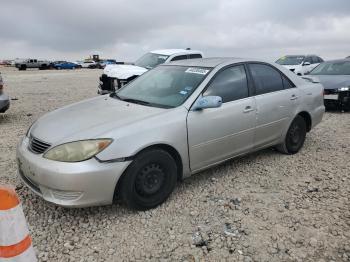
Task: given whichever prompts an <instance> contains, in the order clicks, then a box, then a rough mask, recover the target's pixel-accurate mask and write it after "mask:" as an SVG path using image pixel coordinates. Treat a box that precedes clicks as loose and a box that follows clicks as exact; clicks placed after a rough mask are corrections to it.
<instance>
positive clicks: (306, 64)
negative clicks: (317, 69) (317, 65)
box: [303, 62, 311, 66]
mask: <svg viewBox="0 0 350 262" xmlns="http://www.w3.org/2000/svg"><path fill="white" fill-rule="evenodd" d="M309 65H311V64H310V62H304V64H303V66H309Z"/></svg>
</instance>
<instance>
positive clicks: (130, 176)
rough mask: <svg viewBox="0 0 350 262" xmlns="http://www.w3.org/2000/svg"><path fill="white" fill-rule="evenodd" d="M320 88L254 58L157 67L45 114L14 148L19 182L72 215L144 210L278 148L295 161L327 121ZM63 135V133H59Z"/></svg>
mask: <svg viewBox="0 0 350 262" xmlns="http://www.w3.org/2000/svg"><path fill="white" fill-rule="evenodd" d="M322 93H323V87H322V85H321V84H319V83H317V84H314V83H310V82H307V81H305V80H303V79H302V78H300V77H298V76H296V75H295V74H293V73H292V72H290V71H289V70H287V69H285V68H283V67H281V66H278V65H273V64H270V63H266V62H263V61H256V60H246V59H233V58H211V59H210V58H208V59H193V60H179V61H176V62H173V63H170V64H166V65H159V66H157V67H155V68H154V69H152V70H150V71H149V72H147V73H145V74H143V75H142V76H140V77H138V78H136V79H135V80H134V81H132V82H131V83H129V84H128V85H126V86H124V87H123V88H121V89H120V90H118V91H117V92H115V93H112V94H111V95H110V96H98V97H96V98H92V99H88V100H85V101H82V102H79V103H75V104H72V105H70V106H66V107H64V108H61V109H58V110H56V111H54V112H51V113H48V114H46V115H44V116H42V117H41V118H39V119H38V120H37V122H35V123H34V124H33V125H32V126H31V127H30V129H29V130H28V132H27V134H26V136H25V137H24V138H23V140H22V141H21V142H20V143H19V145H18V149H17V159H18V161H17V162H18V170H19V172H18V173H19V176H20V178H21V179H22V181H23V182H24V183H25V184H26V185H27V186H28V187H29V188H30V189H31V190H33V191H34V192H35V193H36V194H38V195H40V196H42V197H43V198H44V199H45V200H47V201H50V202H53V203H56V204H59V205H63V206H68V207H78V206H92V205H103V204H111V203H112V202H113V201H114V200H116V199H118V198H121V199H122V200H123V201H124V202H125V203H126V204H127V205H128V206H129V207H131V208H134V209H139V210H145V209H150V208H153V207H156V206H157V205H159V204H161V203H162V202H164V201H165V200H166V199H167V197H168V196H169V195H170V193H171V192H172V191H173V189H174V187H175V185H176V183H177V181H178V180H181V179H183V178H185V177H188V176H190V175H192V174H195V173H197V172H199V171H201V170H204V169H207V168H209V167H211V166H214V165H217V164H219V163H222V162H223V161H225V160H228V159H231V158H234V157H237V156H241V155H243V154H248V153H250V152H253V151H256V150H259V149H263V148H268V147H272V146H275V147H276V148H277V149H278V150H279V151H280V152H282V153H285V154H295V153H297V152H298V151H299V150H300V149H301V148H302V146H303V144H304V141H305V138H306V133H307V132H309V131H310V130H311V129H312V128H313V127H314V126H316V125H317V124H318V123H319V122H320V121H321V120H322V116H323V113H324V105H323V96H322ZM57 130H59V132H56V131H57Z"/></svg>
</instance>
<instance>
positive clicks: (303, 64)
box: [276, 55, 323, 76]
mask: <svg viewBox="0 0 350 262" xmlns="http://www.w3.org/2000/svg"><path fill="white" fill-rule="evenodd" d="M322 62H323V59H322V58H321V57H319V56H316V55H287V56H283V57H281V58H280V59H278V60H277V61H276V63H277V64H280V65H282V66H284V67H286V68H287V69H289V70H290V71H292V72H294V73H295V74H297V75H299V76H302V75H306V74H308V73H309V72H311V70H312V69H314V68H315V67H316V66H318V65H319V64H320V63H322Z"/></svg>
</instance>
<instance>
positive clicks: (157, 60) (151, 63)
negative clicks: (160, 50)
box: [135, 53, 169, 69]
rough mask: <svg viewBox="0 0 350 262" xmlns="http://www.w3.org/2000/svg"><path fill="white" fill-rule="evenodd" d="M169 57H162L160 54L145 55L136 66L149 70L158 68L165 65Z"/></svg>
mask: <svg viewBox="0 0 350 262" xmlns="http://www.w3.org/2000/svg"><path fill="white" fill-rule="evenodd" d="M168 57H169V56H167V55H160V54H154V53H147V54H145V55H143V56H142V57H141V58H139V59H138V60H137V61H136V62H135V65H136V66H140V67H144V68H147V69H152V68H154V67H156V66H157V65H159V64H163V63H164V62H165V60H167V59H168Z"/></svg>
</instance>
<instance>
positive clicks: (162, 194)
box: [118, 149, 177, 210]
mask: <svg viewBox="0 0 350 262" xmlns="http://www.w3.org/2000/svg"><path fill="white" fill-rule="evenodd" d="M176 181H177V166H176V163H175V160H174V159H173V158H172V156H171V155H170V154H169V153H168V152H166V151H164V150H161V149H152V150H148V151H145V152H142V153H140V154H139V155H137V156H136V158H135V159H134V161H133V162H132V163H131V164H130V166H129V167H128V168H127V170H126V171H125V173H124V174H123V176H122V177H121V181H120V183H119V186H118V193H119V195H120V198H121V200H122V201H123V202H124V203H125V204H126V205H127V206H128V207H129V208H131V209H136V210H147V209H151V208H154V207H156V206H158V205H160V204H162V203H163V202H164V201H165V200H166V199H167V198H168V196H169V195H170V194H171V192H172V191H173V190H174V188H175V185H176Z"/></svg>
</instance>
